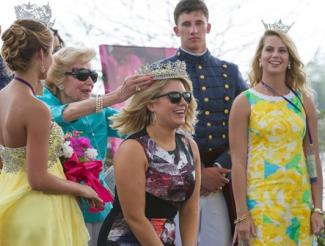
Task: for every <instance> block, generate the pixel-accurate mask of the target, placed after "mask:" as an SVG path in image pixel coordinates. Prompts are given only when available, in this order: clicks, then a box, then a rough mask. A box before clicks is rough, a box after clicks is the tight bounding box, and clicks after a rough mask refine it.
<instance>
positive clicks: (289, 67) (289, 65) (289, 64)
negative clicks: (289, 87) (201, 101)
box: [288, 62, 291, 70]
mask: <svg viewBox="0 0 325 246" xmlns="http://www.w3.org/2000/svg"><path fill="white" fill-rule="evenodd" d="M288 69H289V70H290V69H291V63H290V62H289V63H288Z"/></svg>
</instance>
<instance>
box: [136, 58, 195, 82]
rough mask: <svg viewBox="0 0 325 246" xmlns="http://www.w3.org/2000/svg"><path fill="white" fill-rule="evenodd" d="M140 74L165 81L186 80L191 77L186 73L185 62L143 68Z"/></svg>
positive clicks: (156, 64) (155, 64) (157, 64)
mask: <svg viewBox="0 0 325 246" xmlns="http://www.w3.org/2000/svg"><path fill="white" fill-rule="evenodd" d="M139 74H149V75H151V76H152V77H153V79H154V80H165V79H175V78H182V77H183V78H186V79H189V76H188V74H187V72H186V64H185V62H183V61H176V62H167V63H154V64H151V65H149V64H147V65H144V66H142V67H141V68H140V69H139Z"/></svg>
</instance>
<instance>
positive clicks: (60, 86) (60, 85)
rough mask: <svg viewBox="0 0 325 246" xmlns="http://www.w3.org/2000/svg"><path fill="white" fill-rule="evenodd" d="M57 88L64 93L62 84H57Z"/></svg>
mask: <svg viewBox="0 0 325 246" xmlns="http://www.w3.org/2000/svg"><path fill="white" fill-rule="evenodd" d="M56 87H58V88H59V90H60V91H63V89H64V86H63V84H62V83H58V84H56Z"/></svg>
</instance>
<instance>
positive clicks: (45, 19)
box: [15, 2, 54, 28]
mask: <svg viewBox="0 0 325 246" xmlns="http://www.w3.org/2000/svg"><path fill="white" fill-rule="evenodd" d="M15 12H16V19H18V20H19V19H31V20H35V21H39V22H41V23H42V24H43V25H45V26H46V27H48V28H50V27H52V26H53V25H54V21H51V18H52V10H51V8H50V5H49V3H47V5H42V6H37V5H36V4H31V3H30V2H28V3H27V4H20V5H17V6H15Z"/></svg>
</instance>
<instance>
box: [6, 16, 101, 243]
mask: <svg viewBox="0 0 325 246" xmlns="http://www.w3.org/2000/svg"><path fill="white" fill-rule="evenodd" d="M2 40H3V46H2V56H3V58H4V60H5V61H6V63H7V65H8V66H9V68H10V69H11V70H13V71H15V77H14V79H13V80H12V81H11V82H10V83H9V84H8V85H7V86H6V87H5V88H4V89H2V90H1V91H0V105H1V107H0V158H1V161H2V170H1V174H0V187H1V188H0V245H5V246H58V245H60V246H82V245H87V242H88V239H89V236H88V233H87V229H86V227H85V224H84V222H83V218H82V214H81V211H80V209H79V207H78V204H77V201H76V199H75V197H74V196H82V197H86V198H88V199H90V202H93V203H94V204H95V206H101V200H100V199H99V198H98V196H97V194H96V192H95V191H94V190H92V189H91V188H90V187H88V186H84V185H80V184H78V183H74V182H70V181H67V180H66V178H65V175H64V172H63V170H62V166H61V164H60V162H59V160H58V156H59V151H60V146H61V143H62V141H63V133H62V129H61V128H60V127H59V126H58V125H56V124H53V123H51V121H50V119H51V117H50V112H49V110H48V108H47V107H46V106H45V105H44V104H43V103H42V102H40V101H39V100H38V99H37V98H36V97H35V89H36V88H37V86H38V83H39V81H40V80H41V79H45V78H46V72H47V69H48V67H49V66H50V65H51V62H52V55H51V53H52V42H53V37H52V34H51V32H50V31H49V29H47V28H46V27H45V26H44V25H42V24H41V23H39V22H36V21H33V20H17V21H15V22H14V23H13V24H12V25H11V26H10V27H9V29H7V30H6V31H5V32H4V33H3V35H2Z"/></svg>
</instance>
